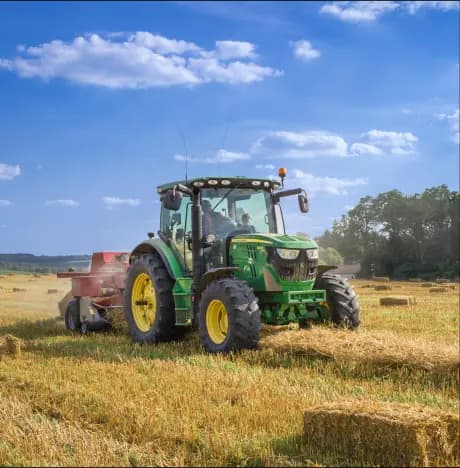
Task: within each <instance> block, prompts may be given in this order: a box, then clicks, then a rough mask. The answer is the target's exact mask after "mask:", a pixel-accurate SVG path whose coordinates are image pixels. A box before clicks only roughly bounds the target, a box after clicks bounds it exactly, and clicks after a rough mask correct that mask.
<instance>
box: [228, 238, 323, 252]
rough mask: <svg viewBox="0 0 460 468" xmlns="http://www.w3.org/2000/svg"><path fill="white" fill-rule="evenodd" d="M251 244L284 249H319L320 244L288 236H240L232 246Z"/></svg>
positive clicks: (234, 240)
mask: <svg viewBox="0 0 460 468" xmlns="http://www.w3.org/2000/svg"><path fill="white" fill-rule="evenodd" d="M236 243H251V244H260V245H265V246H267V247H276V248H283V249H317V248H318V244H317V243H316V242H315V241H314V240H312V239H309V238H305V237H299V236H289V235H287V234H240V235H238V236H235V237H234V238H233V239H232V244H236Z"/></svg>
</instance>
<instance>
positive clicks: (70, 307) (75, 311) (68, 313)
mask: <svg viewBox="0 0 460 468" xmlns="http://www.w3.org/2000/svg"><path fill="white" fill-rule="evenodd" d="M64 323H65V327H66V328H67V330H70V331H73V332H79V331H81V321H80V300H79V299H78V298H74V299H72V300H70V301H69V303H68V304H67V307H66V309H65V314H64Z"/></svg>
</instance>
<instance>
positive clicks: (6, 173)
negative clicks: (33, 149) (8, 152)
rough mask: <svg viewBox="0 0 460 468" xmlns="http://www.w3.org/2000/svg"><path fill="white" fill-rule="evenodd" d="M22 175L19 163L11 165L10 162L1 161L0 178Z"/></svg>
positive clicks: (5, 178) (6, 178) (12, 177)
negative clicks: (3, 162)
mask: <svg viewBox="0 0 460 468" xmlns="http://www.w3.org/2000/svg"><path fill="white" fill-rule="evenodd" d="M19 175H21V168H20V167H19V165H17V164H16V165H15V166H10V165H9V164H2V163H0V180H11V179H14V178H15V177H18V176H19Z"/></svg>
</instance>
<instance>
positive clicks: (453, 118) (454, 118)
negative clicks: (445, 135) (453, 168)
mask: <svg viewBox="0 0 460 468" xmlns="http://www.w3.org/2000/svg"><path fill="white" fill-rule="evenodd" d="M436 117H437V118H438V119H439V120H446V121H447V123H448V124H449V127H450V131H451V136H450V139H451V140H452V141H453V142H454V143H456V144H457V145H458V144H460V134H459V127H460V115H459V109H458V108H457V109H456V110H455V111H454V112H452V114H436Z"/></svg>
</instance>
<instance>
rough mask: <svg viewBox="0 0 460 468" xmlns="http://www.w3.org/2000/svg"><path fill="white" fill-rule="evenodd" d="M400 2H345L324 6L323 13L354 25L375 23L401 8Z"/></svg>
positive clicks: (321, 10)
mask: <svg viewBox="0 0 460 468" xmlns="http://www.w3.org/2000/svg"><path fill="white" fill-rule="evenodd" d="M399 6H400V5H399V3H398V2H392V1H381V2H375V1H367V2H366V1H350V2H347V1H343V2H330V3H327V4H326V5H323V6H322V7H321V9H320V12H321V13H326V14H329V15H332V16H336V17H337V18H339V19H340V20H342V21H349V22H354V23H359V22H366V21H375V20H376V19H377V18H378V17H379V16H381V15H383V14H385V13H388V12H391V11H393V10H396V9H397V8H399Z"/></svg>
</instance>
